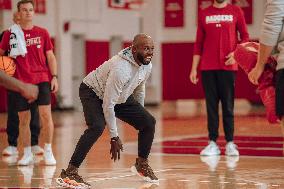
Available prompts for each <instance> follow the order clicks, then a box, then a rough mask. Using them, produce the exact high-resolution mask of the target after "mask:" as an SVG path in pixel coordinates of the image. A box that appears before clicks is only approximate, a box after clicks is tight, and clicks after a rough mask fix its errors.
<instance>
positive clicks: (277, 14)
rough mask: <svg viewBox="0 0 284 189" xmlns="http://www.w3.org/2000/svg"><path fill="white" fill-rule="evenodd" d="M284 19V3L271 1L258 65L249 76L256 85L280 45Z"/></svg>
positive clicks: (262, 34)
mask: <svg viewBox="0 0 284 189" xmlns="http://www.w3.org/2000/svg"><path fill="white" fill-rule="evenodd" d="M283 19H284V1H283V0H271V1H270V2H268V3H267V7H266V11H265V15H264V20H263V23H262V29H261V35H260V46H259V50H258V58H257V63H256V65H255V67H254V68H253V69H252V71H251V72H250V73H249V74H248V78H249V80H250V82H252V83H253V84H255V85H257V84H258V79H259V77H260V76H261V74H262V72H263V70H264V66H265V63H266V62H267V59H268V57H269V56H270V55H271V52H272V50H273V48H274V47H275V46H276V45H277V43H278V38H279V35H280V33H281V32H282V28H283Z"/></svg>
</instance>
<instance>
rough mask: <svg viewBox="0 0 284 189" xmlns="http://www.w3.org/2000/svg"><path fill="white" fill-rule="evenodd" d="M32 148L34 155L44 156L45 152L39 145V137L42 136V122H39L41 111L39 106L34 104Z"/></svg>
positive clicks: (32, 107) (32, 111)
mask: <svg viewBox="0 0 284 189" xmlns="http://www.w3.org/2000/svg"><path fill="white" fill-rule="evenodd" d="M30 130H31V146H32V152H33V154H34V155H43V154H44V150H43V149H42V148H41V147H40V146H39V145H38V142H39V140H38V139H39V135H40V121H39V111H38V106H37V105H36V104H33V105H32V106H31V122H30Z"/></svg>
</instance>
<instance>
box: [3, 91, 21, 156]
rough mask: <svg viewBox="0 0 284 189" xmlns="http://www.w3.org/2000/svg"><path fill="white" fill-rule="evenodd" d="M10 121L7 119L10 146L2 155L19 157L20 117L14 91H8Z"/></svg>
mask: <svg viewBox="0 0 284 189" xmlns="http://www.w3.org/2000/svg"><path fill="white" fill-rule="evenodd" d="M7 104H8V119H7V128H6V132H7V136H8V144H9V146H8V147H6V148H5V149H4V150H3V152H2V154H3V155H17V154H18V153H19V152H18V150H17V145H18V137H19V117H18V112H17V110H16V108H17V107H16V104H15V93H14V92H12V91H8V100H7Z"/></svg>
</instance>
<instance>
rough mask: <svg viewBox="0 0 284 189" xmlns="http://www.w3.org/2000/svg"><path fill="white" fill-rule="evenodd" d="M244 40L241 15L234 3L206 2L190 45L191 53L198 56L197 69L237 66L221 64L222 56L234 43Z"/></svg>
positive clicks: (224, 59) (228, 68) (220, 68)
mask: <svg viewBox="0 0 284 189" xmlns="http://www.w3.org/2000/svg"><path fill="white" fill-rule="evenodd" d="M238 33H239V36H240V41H239V39H238ZM248 40H249V34H248V31H247V27H246V23H245V18H244V15H243V12H242V10H241V9H240V8H239V7H238V6H235V5H231V4H228V5H227V6H226V7H224V8H216V7H213V6H210V7H208V8H206V9H204V10H202V11H201V14H200V17H199V18H198V29H197V34H196V42H195V45H194V55H200V56H201V60H200V61H201V62H200V70H237V69H238V65H237V64H234V65H230V66H226V65H225V61H226V60H227V58H226V56H227V55H228V54H229V53H230V52H233V51H234V50H235V48H236V45H237V43H239V42H245V41H248Z"/></svg>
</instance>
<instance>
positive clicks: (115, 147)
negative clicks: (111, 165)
mask: <svg viewBox="0 0 284 189" xmlns="http://www.w3.org/2000/svg"><path fill="white" fill-rule="evenodd" d="M110 145H111V146H110V154H111V159H113V161H116V160H119V159H120V150H121V151H123V146H122V143H121V140H120V139H119V137H118V136H117V137H113V138H111V140H110Z"/></svg>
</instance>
